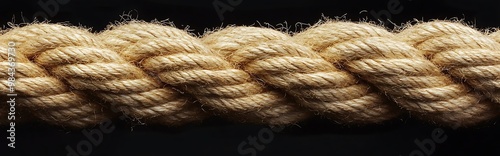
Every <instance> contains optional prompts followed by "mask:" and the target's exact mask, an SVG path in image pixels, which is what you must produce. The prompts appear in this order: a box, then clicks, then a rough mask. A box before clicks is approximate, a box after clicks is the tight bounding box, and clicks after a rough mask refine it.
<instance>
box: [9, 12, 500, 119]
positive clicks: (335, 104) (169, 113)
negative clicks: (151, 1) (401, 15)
mask: <svg viewBox="0 0 500 156" xmlns="http://www.w3.org/2000/svg"><path fill="white" fill-rule="evenodd" d="M11 41H12V42H15V43H16V47H15V48H16V51H17V52H18V53H17V57H16V63H17V66H16V82H15V84H16V87H15V89H16V92H17V93H18V94H19V95H20V97H18V98H17V99H18V100H17V104H18V109H19V111H21V112H24V114H22V117H23V118H21V119H22V120H35V119H36V120H42V121H43V122H47V123H50V124H56V125H62V126H67V127H74V128H81V127H87V126H91V125H95V124H97V123H99V122H100V121H103V120H104V119H106V118H116V115H113V114H114V113H112V111H111V110H112V109H113V108H117V109H118V110H120V111H122V112H124V113H125V114H127V115H129V116H131V117H133V118H137V119H140V120H141V121H143V122H146V123H159V124H165V125H181V124H184V123H189V122H195V121H201V120H203V119H205V118H207V117H208V116H210V115H218V116H222V117H224V118H226V119H228V120H234V121H237V122H250V123H259V124H270V125H283V124H293V123H297V122H300V121H303V120H305V119H307V118H309V117H310V116H311V115H313V114H316V115H321V116H323V117H326V118H329V119H331V120H333V121H336V122H338V123H341V124H371V123H381V122H383V121H387V120H390V119H394V118H397V117H398V116H400V114H401V113H405V112H408V113H411V115H412V116H417V117H418V118H420V119H422V120H426V121H430V122H433V123H437V124H443V125H447V126H471V125H475V124H479V123H482V122H485V121H489V120H492V119H493V118H495V117H496V116H497V114H498V112H499V110H498V106H499V104H500V32H498V31H497V32H495V33H491V34H486V33H482V32H479V31H477V30H475V29H473V28H470V27H468V26H465V25H462V24H460V23H454V22H447V21H434V22H427V23H420V24H417V25H414V26H409V27H407V28H405V29H404V30H402V31H400V32H389V31H387V30H385V29H384V28H382V27H379V26H375V25H372V24H368V23H352V22H342V21H328V22H325V23H321V24H318V25H315V26H312V27H310V28H308V29H307V30H305V31H303V32H300V33H297V34H295V35H293V36H290V35H288V34H285V33H283V32H280V31H277V30H273V29H269V28H259V27H247V26H238V27H227V28H224V29H221V30H218V31H215V32H211V33H207V34H205V35H204V36H202V37H194V36H192V35H190V34H188V33H187V32H185V31H184V30H180V29H177V28H174V27H171V26H164V25H161V24H157V23H145V22H129V23H127V24H121V25H116V26H112V27H111V28H110V29H109V30H105V31H103V32H101V33H98V34H94V33H90V32H89V31H88V30H84V29H82V28H77V27H68V26H62V25H58V24H32V25H28V26H25V27H19V28H14V29H10V30H7V31H6V32H5V33H4V34H3V35H1V36H0V43H1V44H0V52H1V53H2V55H1V56H2V57H1V61H2V62H1V66H0V70H1V71H5V72H0V77H1V80H0V81H1V84H2V85H0V89H1V91H0V92H1V94H2V100H3V101H6V100H7V98H8V97H6V96H5V95H6V94H7V93H8V88H9V86H8V85H7V83H8V82H7V78H8V75H7V72H6V71H7V68H8V61H7V59H8V58H7V46H8V42H11ZM398 106H399V107H398ZM8 109H9V108H8V107H7V106H5V105H4V106H2V107H0V115H1V116H7V115H6V113H7V112H8ZM0 123H2V124H5V123H6V121H5V120H4V118H2V120H1V122H0Z"/></svg>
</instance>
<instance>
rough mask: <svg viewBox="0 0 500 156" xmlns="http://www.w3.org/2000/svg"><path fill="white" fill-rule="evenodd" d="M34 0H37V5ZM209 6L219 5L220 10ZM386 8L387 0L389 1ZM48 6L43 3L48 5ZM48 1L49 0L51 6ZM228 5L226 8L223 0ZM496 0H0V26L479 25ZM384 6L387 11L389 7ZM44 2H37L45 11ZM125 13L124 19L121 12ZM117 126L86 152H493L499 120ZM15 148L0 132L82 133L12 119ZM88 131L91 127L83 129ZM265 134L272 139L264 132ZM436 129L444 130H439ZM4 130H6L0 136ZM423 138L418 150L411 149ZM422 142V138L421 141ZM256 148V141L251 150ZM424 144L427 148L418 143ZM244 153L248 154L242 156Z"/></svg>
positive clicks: (68, 142) (45, 151)
mask: <svg viewBox="0 0 500 156" xmlns="http://www.w3.org/2000/svg"><path fill="white" fill-rule="evenodd" d="M40 2H41V3H40ZM214 3H217V4H218V5H219V6H222V5H226V7H225V9H228V10H227V11H225V12H224V13H223V14H222V16H219V15H218V13H217V11H216V9H215V8H214V5H213V4H214ZM398 3H399V5H398V6H391V5H388V4H392V5H394V4H398ZM47 4H51V5H50V6H49V7H48V8H49V10H47V7H44V6H46V5H47ZM54 4H57V5H54ZM231 4H233V5H231ZM499 4H500V2H499V1H495V0H469V1H466V0H430V1H425V0H371V1H363V0H328V1H320V0H308V1H293V0H275V1H272V2H271V1H266V0H241V1H238V0H229V1H228V0H205V1H201V0H170V1H169V0H143V1H139V0H109V1H99V0H86V1H80V0H59V1H56V0H40V1H35V0H32V1H27V0H22V1H15V2H14V1H10V2H5V1H3V2H2V3H1V4H0V13H1V14H0V15H1V16H0V25H2V26H3V27H7V22H13V23H17V24H19V23H22V22H23V21H25V22H30V21H33V17H34V16H37V17H38V18H42V17H46V18H48V19H49V20H50V21H52V22H66V23H70V24H72V25H84V26H88V27H92V28H93V31H100V30H102V29H104V28H105V27H106V25H108V24H109V23H112V22H114V21H116V20H120V19H122V18H125V19H128V18H137V19H140V20H145V21H151V20H153V19H158V20H164V19H169V20H170V21H174V22H175V25H176V26H177V27H179V28H185V27H187V26H188V25H189V29H190V30H192V32H194V33H203V31H204V28H207V27H208V28H213V27H218V26H223V25H227V24H236V25H251V24H254V23H256V21H258V22H260V23H266V22H267V23H270V24H271V25H276V24H279V23H283V22H285V21H286V22H287V23H288V25H289V26H291V27H292V30H294V28H295V23H297V22H303V23H310V24H313V23H315V22H317V21H318V20H319V19H320V18H322V16H327V17H331V18H335V17H344V18H346V19H351V20H354V21H357V20H360V19H369V20H379V21H382V22H384V23H385V24H386V26H388V27H392V26H393V24H391V22H389V20H388V19H390V21H392V23H395V24H400V23H403V22H406V21H408V20H412V19H421V20H429V19H450V18H453V17H458V18H460V19H464V20H465V21H467V22H468V23H470V24H474V25H476V26H477V27H478V28H481V29H482V28H489V27H498V26H500V20H499V17H500V9H499V7H500V5H499ZM388 7H389V8H388ZM44 8H45V9H44ZM123 14H127V16H120V15H123ZM113 123H114V124H115V125H116V129H115V130H114V131H113V132H111V133H109V134H103V140H102V143H101V144H99V145H98V146H92V149H91V150H89V149H87V151H90V153H91V155H96V156H97V155H138V156H182V155H245V154H242V153H245V152H246V151H249V150H251V149H250V148H251V147H252V146H248V145H246V146H244V148H243V150H244V151H240V152H239V151H238V146H239V145H240V144H241V143H242V142H248V137H254V136H256V137H258V134H259V132H261V133H263V132H268V133H266V134H267V135H264V136H263V137H264V139H268V140H265V141H267V142H268V143H267V144H263V143H262V141H261V142H260V144H263V145H264V146H265V147H264V148H261V150H255V151H256V154H257V155H330V156H335V155H387V156H398V155H403V156H406V155H410V153H412V152H416V153H419V152H418V151H420V154H423V155H426V153H429V154H431V155H499V154H500V149H499V148H500V141H498V140H499V139H500V135H499V134H500V133H499V132H498V131H499V130H500V126H498V125H496V124H495V123H496V122H492V123H489V124H486V125H481V126H478V127H474V128H467V129H452V128H444V127H439V126H435V125H430V124H425V123H422V122H419V121H415V120H413V119H410V118H409V117H405V116H403V117H401V118H400V119H396V120H394V121H388V122H386V123H384V124H383V125H371V126H362V127H344V126H340V125H337V124H335V123H332V122H330V121H327V120H324V119H319V118H315V119H311V120H310V121H305V122H303V123H300V124H298V125H295V126H290V127H287V128H285V129H284V130H283V131H281V132H272V131H269V130H268V129H267V127H266V126H258V125H244V124H236V123H229V122H226V121H224V120H222V119H218V118H212V119H210V120H207V121H205V122H203V123H202V124H197V125H188V126H184V127H177V128H169V127H165V126H131V124H129V122H123V121H114V122H113ZM16 128H17V133H16V134H17V138H16V139H17V140H16V145H17V148H16V149H14V150H13V149H8V148H7V146H6V144H7V140H6V139H3V138H5V137H6V136H7V133H5V131H4V130H6V129H7V127H2V128H1V129H2V130H1V131H3V132H2V133H1V134H0V136H2V137H1V138H2V139H1V140H0V143H1V144H0V145H1V146H0V155H2V156H3V155H54V156H55V155H67V153H68V152H67V150H66V147H71V148H73V149H75V148H76V147H77V145H78V144H79V143H80V144H82V141H83V142H84V141H85V140H88V139H87V138H86V136H85V135H84V134H83V133H82V132H81V131H71V130H65V129H62V128H60V127H51V126H46V125H41V124H38V123H29V124H24V125H19V126H17V127H16ZM88 130H90V129H88ZM269 132H272V133H271V134H272V136H273V138H272V139H269V138H268V137H269ZM433 132H434V133H440V134H444V135H445V136H446V140H445V141H443V142H441V143H436V142H434V141H433V142H432V143H431V142H430V141H431V139H432V136H433ZM444 135H443V136H444ZM4 136H5V137H4ZM415 141H417V142H421V143H420V144H425V147H423V148H422V147H419V145H418V144H419V143H415ZM422 142H423V143H422ZM254 149H255V148H254ZM426 149H427V150H426ZM246 155H249V154H246Z"/></svg>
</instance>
